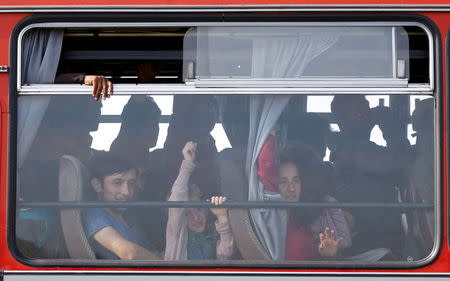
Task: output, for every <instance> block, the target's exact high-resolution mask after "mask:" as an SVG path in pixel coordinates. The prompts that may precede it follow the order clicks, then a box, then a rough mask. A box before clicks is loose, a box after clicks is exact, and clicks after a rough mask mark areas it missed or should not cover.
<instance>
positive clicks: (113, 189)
mask: <svg viewBox="0 0 450 281" xmlns="http://www.w3.org/2000/svg"><path fill="white" fill-rule="evenodd" d="M136 190H137V174H136V170H135V169H131V170H128V171H125V172H122V173H116V174H113V175H110V176H105V177H104V179H103V184H102V188H101V190H97V193H98V196H99V200H101V201H110V202H125V201H130V200H132V199H133V198H134V195H135V193H136ZM120 210H122V211H124V210H125V208H122V209H120Z"/></svg>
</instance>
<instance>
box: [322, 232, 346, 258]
mask: <svg viewBox="0 0 450 281" xmlns="http://www.w3.org/2000/svg"><path fill="white" fill-rule="evenodd" d="M319 238H320V244H319V254H320V255H321V256H322V257H336V255H337V251H338V249H339V245H340V244H341V241H342V239H344V238H342V237H341V238H338V239H336V237H335V234H334V230H331V229H330V228H328V227H327V228H325V234H323V233H320V234H319Z"/></svg>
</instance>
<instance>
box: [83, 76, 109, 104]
mask: <svg viewBox="0 0 450 281" xmlns="http://www.w3.org/2000/svg"><path fill="white" fill-rule="evenodd" d="M84 84H85V85H88V86H93V87H92V96H93V97H94V99H95V100H98V99H99V98H100V96H101V97H102V98H103V100H105V99H106V98H109V97H110V96H111V95H112V94H113V84H112V83H111V81H109V80H108V79H106V78H105V76H101V75H85V76H84Z"/></svg>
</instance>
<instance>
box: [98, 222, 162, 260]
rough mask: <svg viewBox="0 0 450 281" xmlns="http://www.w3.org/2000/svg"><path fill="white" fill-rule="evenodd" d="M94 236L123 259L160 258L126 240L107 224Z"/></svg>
mask: <svg viewBox="0 0 450 281" xmlns="http://www.w3.org/2000/svg"><path fill="white" fill-rule="evenodd" d="M92 237H93V238H94V239H95V240H96V241H97V242H98V243H99V244H100V245H102V246H103V247H104V248H106V249H108V250H109V251H111V252H113V253H114V254H116V255H117V256H118V257H119V258H120V259H121V260H159V259H161V257H160V256H159V255H158V254H155V253H152V252H150V251H149V250H147V249H145V248H143V247H141V246H139V245H137V244H135V243H133V242H130V241H128V240H126V239H125V238H124V237H123V236H122V235H120V233H119V232H117V231H116V230H115V229H114V228H112V227H110V226H107V227H104V228H102V229H101V230H99V231H97V232H96V233H95V234H94V235H92Z"/></svg>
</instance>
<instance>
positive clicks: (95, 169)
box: [89, 152, 136, 181]
mask: <svg viewBox="0 0 450 281" xmlns="http://www.w3.org/2000/svg"><path fill="white" fill-rule="evenodd" d="M89 168H90V171H91V175H92V178H97V179H99V180H102V181H103V179H104V178H105V177H106V176H111V175H114V174H117V173H122V172H126V171H129V170H135V171H136V167H135V166H134V165H133V164H131V163H129V162H128V161H126V160H123V159H122V158H120V157H118V156H116V155H114V154H113V153H110V152H97V153H96V154H95V155H94V156H93V157H92V159H91V161H90V163H89Z"/></svg>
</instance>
